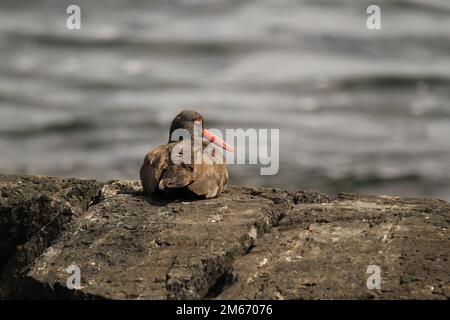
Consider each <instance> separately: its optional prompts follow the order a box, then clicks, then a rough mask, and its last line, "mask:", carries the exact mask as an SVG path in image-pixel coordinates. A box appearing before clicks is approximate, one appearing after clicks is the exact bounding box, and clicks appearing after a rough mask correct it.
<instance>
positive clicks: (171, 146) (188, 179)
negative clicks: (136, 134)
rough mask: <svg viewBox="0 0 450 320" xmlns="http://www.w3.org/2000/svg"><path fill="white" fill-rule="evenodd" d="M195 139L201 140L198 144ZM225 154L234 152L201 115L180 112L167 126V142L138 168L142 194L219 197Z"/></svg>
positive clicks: (225, 176) (225, 178) (225, 177)
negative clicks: (211, 129)
mask: <svg viewBox="0 0 450 320" xmlns="http://www.w3.org/2000/svg"><path fill="white" fill-rule="evenodd" d="M179 133H183V134H179ZM186 137H187V138H189V139H186ZM196 137H198V138H200V139H199V140H200V142H199V143H197V144H196V141H195V138H196ZM192 138H194V142H192ZM211 146H212V147H211ZM218 147H220V148H218ZM205 150H206V151H205ZM217 151H219V152H217ZM226 151H229V152H234V149H233V148H232V147H231V146H229V145H228V144H227V143H226V142H224V141H223V140H222V139H220V138H219V137H217V136H216V135H214V134H212V133H211V132H210V131H208V130H207V129H205V121H204V119H203V116H202V115H201V114H200V113H198V112H196V111H192V110H183V111H181V112H180V113H179V114H178V115H177V116H176V117H175V118H174V119H173V121H172V123H171V125H170V129H169V141H168V143H167V144H165V145H159V146H157V147H156V148H154V149H153V150H151V151H149V152H148V153H147V154H146V155H145V157H144V162H143V164H142V166H141V169H140V179H141V183H142V186H143V189H144V193H145V194H148V195H163V196H175V197H185V196H188V197H191V196H192V197H200V198H215V197H217V196H219V195H220V193H221V192H222V191H223V190H224V188H225V186H226V185H227V183H228V178H229V177H228V170H227V165H226V161H225V157H224V155H223V152H226ZM180 160H183V161H180Z"/></svg>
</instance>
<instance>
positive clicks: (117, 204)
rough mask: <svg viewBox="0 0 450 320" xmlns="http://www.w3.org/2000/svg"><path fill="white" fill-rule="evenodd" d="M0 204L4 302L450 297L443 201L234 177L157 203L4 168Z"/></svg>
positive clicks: (123, 186) (449, 214) (134, 190)
mask: <svg viewBox="0 0 450 320" xmlns="http://www.w3.org/2000/svg"><path fill="white" fill-rule="evenodd" d="M0 214H1V215H0V230H1V234H0V237H1V239H0V240H1V241H0V249H1V250H0V268H1V269H2V270H1V271H2V273H1V276H0V296H1V297H3V298H69V299H77V298H85V299H340V298H349V299H367V298H376V299H383V298H387V299H391V298H401V299H411V298H425V299H448V298H450V260H449V259H450V232H449V230H448V227H449V222H450V204H448V203H447V202H445V201H441V200H435V199H415V198H411V199H405V198H396V197H382V196H360V195H351V194H340V195H339V196H338V197H336V198H335V199H330V198H329V197H327V196H326V195H323V194H320V193H317V192H312V191H310V192H309V191H308V192H304V191H298V192H294V191H282V190H277V189H260V188H259V189H254V188H245V187H233V186H230V187H228V189H227V190H226V191H225V192H224V193H223V194H222V195H221V196H220V197H219V198H215V199H206V200H193V199H161V198H151V197H148V196H144V195H143V194H142V191H141V186H140V185H139V184H138V183H137V182H130V181H112V182H109V183H106V184H103V183H99V182H96V181H89V180H80V179H60V178H48V177H20V176H0ZM70 265H76V266H78V267H79V268H80V270H81V288H80V289H78V290H70V289H68V288H67V285H66V282H67V279H68V277H69V276H70V274H69V273H67V272H66V269H67V268H68V267H69V266H70ZM369 265H376V266H378V267H379V268H380V271H381V284H380V285H381V288H380V289H374V290H369V289H368V288H367V286H366V282H367V278H368V277H369V276H370V274H367V273H366V270H367V267H368V266H369Z"/></svg>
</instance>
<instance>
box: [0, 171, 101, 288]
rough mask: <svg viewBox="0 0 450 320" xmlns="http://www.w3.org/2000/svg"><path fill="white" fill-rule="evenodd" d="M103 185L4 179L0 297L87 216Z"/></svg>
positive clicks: (0, 196)
mask: <svg viewBox="0 0 450 320" xmlns="http://www.w3.org/2000/svg"><path fill="white" fill-rule="evenodd" d="M100 187H101V184H100V183H98V182H96V181H92V180H81V179H61V178H50V177H33V176H5V175H0V269H1V273H0V297H4V296H8V295H11V294H12V291H14V290H15V287H16V286H18V285H19V283H18V282H19V280H20V279H21V277H20V275H19V273H20V272H21V269H22V268H25V267H26V266H28V265H29V264H30V263H32V262H33V261H34V259H35V258H36V257H38V256H39V255H40V254H41V253H42V252H43V251H44V250H45V249H46V248H47V247H49V246H50V245H51V244H52V243H53V242H54V241H55V240H56V239H57V238H58V237H59V236H60V235H61V233H62V232H63V230H64V229H65V227H66V226H67V224H68V223H69V222H70V221H72V220H73V218H75V217H77V216H79V215H81V214H83V213H84V212H85V211H86V209H87V207H88V205H89V203H90V202H91V200H92V198H93V197H94V196H95V195H96V194H97V193H98V191H99V190H100Z"/></svg>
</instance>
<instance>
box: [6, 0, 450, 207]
mask: <svg viewBox="0 0 450 320" xmlns="http://www.w3.org/2000/svg"><path fill="white" fill-rule="evenodd" d="M72 3H75V2H74V1H65V0H53V1H42V0H41V1H17V0H15V1H4V0H3V1H2V0H0V172H2V173H26V174H45V175H60V176H70V177H72V176H75V177H86V178H97V179H102V180H109V179H119V178H120V179H122V178H126V179H137V178H138V171H139V166H140V164H141V162H142V159H143V157H144V155H145V153H146V152H147V151H148V150H149V149H150V148H152V147H154V146H156V145H158V144H162V143H165V142H166V141H167V139H168V128H169V125H170V121H171V119H172V118H173V116H174V115H176V114H177V113H178V112H179V111H180V110H182V109H185V108H189V109H194V110H197V111H199V112H201V113H202V114H203V115H204V117H205V119H206V122H207V125H208V127H214V128H218V129H225V128H244V129H247V128H269V129H270V128H274V129H279V130H280V170H279V173H278V174H277V175H274V176H261V175H260V174H259V172H260V171H259V167H258V166H256V165H230V167H229V170H230V175H231V183H233V184H240V185H249V186H274V187H280V188H289V189H316V190H320V191H323V192H326V193H329V194H335V193H337V192H361V193H376V194H394V195H409V196H426V197H438V198H443V199H447V200H450V2H449V1H448V0H389V1H387V0H386V1H364V0H353V1H352V0H340V1H338V0H335V1H332V0H303V1H302V0H272V1H269V0H227V1H225V0H214V1H213V0H210V1H200V0H156V1H153V0H152V1H143V0H142V1H132V0H129V1H117V0H113V1H111V0H108V1H106V0H95V1H88V0H79V1H76V4H78V5H80V7H81V23H82V24H81V30H67V29H66V27H65V22H66V18H67V14H66V12H65V11H66V7H67V6H68V5H70V4H72ZM369 4H378V5H380V7H381V19H382V20H381V21H382V29H381V30H375V31H369V30H368V29H367V28H366V18H367V14H366V8H367V7H368V6H369Z"/></svg>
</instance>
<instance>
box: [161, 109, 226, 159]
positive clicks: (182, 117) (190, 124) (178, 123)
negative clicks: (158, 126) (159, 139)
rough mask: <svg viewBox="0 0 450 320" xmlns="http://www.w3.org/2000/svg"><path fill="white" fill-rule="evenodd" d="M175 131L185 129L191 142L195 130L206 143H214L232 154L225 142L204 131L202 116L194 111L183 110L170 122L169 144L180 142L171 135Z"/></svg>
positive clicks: (178, 137) (178, 138)
mask: <svg viewBox="0 0 450 320" xmlns="http://www.w3.org/2000/svg"><path fill="white" fill-rule="evenodd" d="M177 129H185V130H186V131H187V132H189V134H190V138H191V140H192V139H194V137H195V136H196V135H195V134H194V132H195V130H199V132H201V133H199V134H201V136H202V137H203V138H204V139H206V140H207V141H209V142H211V143H214V144H216V145H218V146H219V147H221V148H223V149H225V150H227V151H230V152H234V150H233V148H232V147H230V146H229V145H228V144H227V143H226V142H225V141H223V140H222V139H220V138H219V137H217V136H216V135H214V134H212V133H211V132H209V131H208V130H206V129H205V121H204V119H203V116H202V115H201V114H200V113H198V112H196V111H191V110H183V111H181V112H180V113H179V114H178V115H177V116H176V117H175V118H174V119H173V120H172V124H171V125H170V130H169V142H174V141H179V140H181V138H182V137H180V136H178V135H173V132H174V131H175V130H177ZM174 139H175V140H174Z"/></svg>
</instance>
